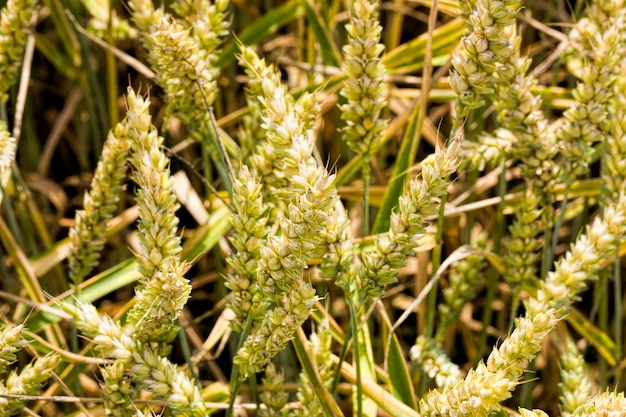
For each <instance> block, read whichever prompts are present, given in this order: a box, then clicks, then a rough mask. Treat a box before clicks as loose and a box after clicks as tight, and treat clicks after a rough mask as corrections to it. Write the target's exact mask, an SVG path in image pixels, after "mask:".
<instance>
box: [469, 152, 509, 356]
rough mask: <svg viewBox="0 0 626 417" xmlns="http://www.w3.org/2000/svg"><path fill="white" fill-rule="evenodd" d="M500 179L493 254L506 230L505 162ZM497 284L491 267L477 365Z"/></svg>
mask: <svg viewBox="0 0 626 417" xmlns="http://www.w3.org/2000/svg"><path fill="white" fill-rule="evenodd" d="M501 170H502V171H501V172H500V178H499V180H498V196H499V197H500V203H499V204H498V208H497V210H496V213H498V214H497V217H496V226H495V235H494V239H493V253H500V247H501V245H502V238H503V236H504V230H505V229H506V223H505V219H504V214H503V213H504V196H505V194H506V162H502V165H501ZM497 282H498V271H497V270H496V269H495V268H494V267H491V268H490V269H489V280H488V283H487V294H486V295H485V309H484V310H483V316H482V323H483V327H482V329H481V330H480V336H479V338H478V346H477V350H476V358H474V363H475V364H477V363H478V362H479V361H480V359H481V358H482V353H483V351H484V350H485V345H486V344H487V328H488V327H489V323H491V316H492V314H493V311H492V309H491V303H492V302H493V299H494V297H495V295H496V284H497Z"/></svg>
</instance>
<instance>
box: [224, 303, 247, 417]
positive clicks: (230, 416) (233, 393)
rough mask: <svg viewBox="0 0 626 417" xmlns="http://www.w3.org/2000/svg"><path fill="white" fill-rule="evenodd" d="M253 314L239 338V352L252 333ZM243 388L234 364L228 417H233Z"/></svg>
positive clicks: (237, 366)
mask: <svg viewBox="0 0 626 417" xmlns="http://www.w3.org/2000/svg"><path fill="white" fill-rule="evenodd" d="M252 322H253V320H252V313H251V312H250V311H249V312H248V318H247V319H246V325H245V327H244V328H243V330H242V332H241V335H240V336H239V342H238V343H237V350H236V352H239V349H241V347H242V346H243V343H244V342H245V341H246V339H247V338H248V334H249V333H250V329H251V328H252ZM240 386H241V380H240V379H239V365H237V364H236V363H234V362H233V368H232V369H231V371H230V400H229V401H228V410H226V417H233V415H234V414H233V412H234V408H235V400H236V399H237V393H238V392H239V387H240Z"/></svg>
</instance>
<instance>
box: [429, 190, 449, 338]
mask: <svg viewBox="0 0 626 417" xmlns="http://www.w3.org/2000/svg"><path fill="white" fill-rule="evenodd" d="M447 200H448V195H447V194H444V195H443V196H442V197H441V205H440V206H439V216H438V218H437V236H436V238H435V239H436V240H435V242H436V246H435V247H434V248H433V251H432V255H431V264H432V271H433V272H432V273H433V276H434V274H436V273H437V271H438V270H439V267H440V266H441V250H442V249H441V245H442V240H443V221H444V215H443V213H444V210H445V207H446V201H447ZM437 287H438V285H437V283H435V284H434V285H433V288H432V289H431V291H430V292H429V293H428V301H427V308H426V326H425V328H424V335H426V336H428V337H431V336H432V334H433V332H434V327H435V312H436V311H437Z"/></svg>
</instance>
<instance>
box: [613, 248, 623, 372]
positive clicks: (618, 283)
mask: <svg viewBox="0 0 626 417" xmlns="http://www.w3.org/2000/svg"><path fill="white" fill-rule="evenodd" d="M613 285H614V288H613V301H614V302H615V308H614V309H613V311H614V314H613V316H614V320H615V335H614V338H613V340H615V353H616V357H617V358H621V357H622V350H623V345H622V340H623V339H622V332H623V331H624V328H623V321H622V314H621V312H622V273H621V268H620V258H619V256H617V257H616V258H615V263H614V265H613ZM621 374H622V375H623V374H624V371H622V372H621ZM616 379H617V383H618V384H619V383H620V382H621V383H622V384H623V383H624V381H623V380H622V381H620V375H619V374H618V375H617V376H616Z"/></svg>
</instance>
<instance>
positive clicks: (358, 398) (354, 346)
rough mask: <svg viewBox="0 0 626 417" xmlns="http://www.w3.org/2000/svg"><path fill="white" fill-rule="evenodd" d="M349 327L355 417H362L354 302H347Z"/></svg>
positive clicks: (359, 363) (358, 348)
mask: <svg viewBox="0 0 626 417" xmlns="http://www.w3.org/2000/svg"><path fill="white" fill-rule="evenodd" d="M349 306H350V327H351V329H352V355H353V356H354V369H355V371H356V381H355V385H356V404H355V405H356V416H357V417H363V387H362V386H361V358H360V346H359V337H358V334H359V333H358V331H359V329H358V323H357V318H358V317H357V310H356V307H355V305H354V301H352V300H351V301H350V302H349Z"/></svg>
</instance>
